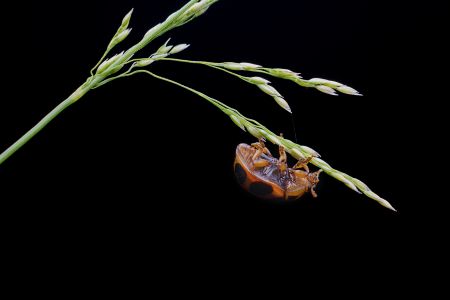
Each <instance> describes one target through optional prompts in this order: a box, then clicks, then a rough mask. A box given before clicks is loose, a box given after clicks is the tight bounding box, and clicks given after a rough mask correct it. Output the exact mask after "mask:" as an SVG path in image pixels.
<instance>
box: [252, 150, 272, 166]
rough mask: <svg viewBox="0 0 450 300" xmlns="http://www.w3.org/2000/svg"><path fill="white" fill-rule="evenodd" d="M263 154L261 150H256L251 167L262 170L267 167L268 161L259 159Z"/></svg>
mask: <svg viewBox="0 0 450 300" xmlns="http://www.w3.org/2000/svg"><path fill="white" fill-rule="evenodd" d="M263 153H264V152H263V150H262V149H258V150H256V152H255V154H254V155H253V157H252V161H253V165H254V166H255V167H256V168H263V167H265V166H267V165H269V163H270V162H269V161H268V160H265V159H262V158H260V157H261V155H262V154H263Z"/></svg>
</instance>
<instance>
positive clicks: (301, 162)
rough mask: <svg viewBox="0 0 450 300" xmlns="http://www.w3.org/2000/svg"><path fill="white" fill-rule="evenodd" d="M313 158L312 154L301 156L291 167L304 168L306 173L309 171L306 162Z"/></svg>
mask: <svg viewBox="0 0 450 300" xmlns="http://www.w3.org/2000/svg"><path fill="white" fill-rule="evenodd" d="M311 159H313V157H312V156H310V157H307V158H301V159H299V160H298V162H297V163H296V164H295V165H294V166H293V167H292V168H293V169H304V170H305V171H306V172H307V173H309V168H308V163H309V162H310V161H311Z"/></svg>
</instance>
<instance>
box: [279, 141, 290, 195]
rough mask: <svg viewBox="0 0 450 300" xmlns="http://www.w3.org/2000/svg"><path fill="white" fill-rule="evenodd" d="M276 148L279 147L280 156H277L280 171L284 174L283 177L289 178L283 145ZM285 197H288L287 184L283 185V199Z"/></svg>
mask: <svg viewBox="0 0 450 300" xmlns="http://www.w3.org/2000/svg"><path fill="white" fill-rule="evenodd" d="M278 149H279V152H280V157H279V158H278V163H279V168H280V173H281V174H284V176H285V178H287V179H288V180H290V179H291V176H290V174H289V169H288V167H287V156H286V151H285V150H284V147H283V146H280V147H279V148H278ZM286 183H287V181H286ZM287 199H288V194H287V186H285V187H284V200H287Z"/></svg>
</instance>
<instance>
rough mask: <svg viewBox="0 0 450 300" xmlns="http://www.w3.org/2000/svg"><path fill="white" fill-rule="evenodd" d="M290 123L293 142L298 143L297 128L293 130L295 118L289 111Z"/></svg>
mask: <svg viewBox="0 0 450 300" xmlns="http://www.w3.org/2000/svg"><path fill="white" fill-rule="evenodd" d="M290 115H291V123H292V130H293V131H294V140H295V143H296V144H298V140H297V130H295V119H294V114H293V113H291V114H290Z"/></svg>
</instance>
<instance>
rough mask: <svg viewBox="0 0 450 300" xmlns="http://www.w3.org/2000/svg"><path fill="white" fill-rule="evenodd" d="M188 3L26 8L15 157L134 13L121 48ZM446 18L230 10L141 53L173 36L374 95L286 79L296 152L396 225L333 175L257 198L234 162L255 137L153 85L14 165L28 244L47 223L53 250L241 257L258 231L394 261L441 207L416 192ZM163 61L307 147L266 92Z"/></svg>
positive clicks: (6, 171) (128, 88)
mask: <svg viewBox="0 0 450 300" xmlns="http://www.w3.org/2000/svg"><path fill="white" fill-rule="evenodd" d="M182 3H184V1H168V0H164V1H120V2H119V1H118V2H114V1H65V2H61V3H59V4H58V3H57V4H55V3H51V4H50V3H48V4H46V3H42V2H39V4H36V3H35V4H32V5H31V6H30V5H26V9H24V10H26V11H27V12H28V13H30V14H29V15H28V14H27V13H26V14H23V15H22V18H23V24H26V25H25V26H23V27H21V28H20V29H18V34H19V35H21V36H22V37H24V38H25V43H24V44H25V45H24V46H23V47H21V49H22V50H25V51H24V52H25V55H24V56H22V57H21V58H20V59H17V60H18V65H19V66H20V67H21V70H25V69H26V75H25V74H24V73H22V76H20V77H16V78H18V80H17V81H19V82H20V87H19V88H15V89H14V96H13V97H8V98H3V101H2V103H1V107H2V109H1V112H0V113H1V118H0V130H1V131H0V132H1V134H0V137H1V138H0V145H1V149H5V148H6V147H7V146H8V145H10V144H11V143H12V142H14V141H15V140H16V139H17V138H18V137H20V136H21V135H22V134H23V133H24V132H25V131H26V130H28V129H29V128H30V127H31V126H33V125H34V124H35V123H36V122H37V121H38V120H40V118H41V117H43V116H44V115H45V114H46V113H47V112H48V111H50V110H51V109H52V108H53V107H54V106H56V105H57V104H58V103H59V102H60V101H62V100H63V99H64V98H65V97H66V96H68V95H69V94H70V93H71V92H72V91H73V90H74V89H75V88H76V87H77V86H78V85H80V84H81V83H82V82H83V81H84V80H85V78H86V77H87V75H88V72H89V69H90V67H92V66H93V65H94V64H95V63H96V61H97V59H98V58H99V57H100V56H101V54H102V53H103V50H104V48H105V46H106V45H107V43H108V42H109V39H110V37H111V36H112V35H113V34H114V32H115V30H116V28H117V26H118V24H120V21H121V19H122V17H123V15H124V14H125V13H126V12H127V11H128V10H129V9H131V8H132V7H134V9H135V11H134V15H133V18H132V21H131V25H130V27H133V31H132V33H131V35H130V37H129V38H128V39H127V40H126V41H125V42H124V43H123V44H121V45H120V46H119V47H118V48H117V50H121V49H126V47H128V46H130V45H132V44H133V43H135V42H136V41H138V40H139V38H140V37H141V36H142V35H143V34H144V33H145V32H146V31H147V30H148V29H149V28H150V26H153V25H154V24H156V23H157V22H159V21H162V20H163V19H164V18H165V17H166V16H167V15H168V14H170V13H171V12H173V11H174V10H176V9H177V8H178V7H179V6H180V5H181V4H182ZM25 16H26V17H25ZM443 17H444V13H443V10H439V9H438V8H436V7H434V8H433V9H428V8H427V7H419V6H414V5H413V4H408V5H401V4H392V3H390V4H386V3H382V2H378V1H377V2H375V1H373V2H368V1H287V0H279V1H276V2H274V1H261V0H247V1H238V0H236V1H233V0H224V1H220V2H219V3H218V4H216V5H214V6H213V7H212V8H211V9H210V11H208V13H206V14H205V15H204V16H202V17H201V18H199V19H197V20H195V21H194V22H192V23H189V24H188V25H186V26H183V27H181V28H178V29H176V30H173V31H172V32H170V33H169V34H167V35H166V36H164V37H162V38H159V39H157V40H156V41H154V43H152V45H151V46H150V47H148V48H146V49H145V50H144V51H143V53H144V54H150V53H152V51H153V50H155V49H156V48H157V47H159V46H160V45H161V44H162V43H163V42H164V41H165V40H166V39H167V38H168V37H171V38H172V40H171V42H172V43H189V44H191V47H190V48H189V49H188V50H186V51H185V52H183V53H181V54H180V55H179V56H180V57H183V58H191V59H199V60H211V61H238V62H240V61H244V62H253V63H257V64H262V65H264V66H271V67H281V68H290V69H292V70H295V71H298V72H301V73H302V75H303V76H304V77H305V78H311V77H321V78H326V79H330V80H336V81H339V82H342V83H345V84H348V85H350V86H352V87H354V88H356V89H357V90H358V91H360V92H361V93H362V94H364V97H351V96H346V95H340V96H339V97H332V96H328V95H325V94H322V93H320V92H318V91H315V90H311V89H304V88H301V87H298V86H296V85H294V84H290V83H289V82H283V81H278V80H273V83H274V86H275V87H277V88H278V90H279V91H281V93H282V94H283V95H285V97H286V99H287V100H288V101H289V103H290V105H291V107H292V110H293V114H294V117H295V126H296V130H297V134H298V140H299V143H301V144H304V145H308V146H310V147H312V148H314V149H316V150H317V151H318V152H319V153H321V154H322V157H323V158H324V160H325V161H327V162H329V163H330V164H331V165H332V166H334V167H335V168H337V169H339V170H342V171H344V172H346V173H348V174H350V175H353V176H355V177H356V178H359V179H361V180H363V181H364V182H366V183H367V184H368V185H369V186H370V187H371V188H372V189H373V190H374V191H375V192H376V193H378V194H379V195H380V196H382V197H384V198H386V199H388V200H389V201H390V202H391V203H392V205H393V206H394V207H396V208H397V209H398V211H399V212H398V213H393V212H391V211H389V210H387V209H385V208H383V207H382V206H380V205H378V204H377V203H376V202H374V201H373V200H371V199H368V198H367V197H365V196H363V195H359V194H356V193H355V192H353V191H351V190H349V189H348V188H347V187H345V186H344V185H343V184H341V183H340V182H338V181H336V180H334V179H332V178H330V177H328V176H327V175H323V176H321V182H320V184H319V187H318V189H317V192H318V194H319V197H318V198H317V199H313V198H311V197H310V196H309V195H307V196H305V197H303V198H301V199H300V200H298V201H296V202H292V203H288V204H279V203H278V204H277V203H268V202H264V201H260V200H258V199H255V198H253V197H251V196H249V195H248V194H246V193H245V192H244V191H242V190H241V189H240V187H239V186H238V185H237V184H236V182H235V179H234V177H233V170H232V162H233V160H234V151H235V147H236V145H237V144H239V143H241V142H246V143H251V142H253V141H254V140H253V138H252V137H251V136H249V135H248V134H246V133H244V132H242V131H240V129H239V128H237V127H236V126H234V124H233V123H231V122H230V121H229V120H228V118H227V117H226V116H225V115H223V114H222V113H221V112H220V111H218V110H217V109H215V108H214V107H212V106H211V105H209V104H208V103H206V102H205V101H204V100H202V99H201V98H198V97H196V96H195V95H192V94H190V93H188V92H186V91H184V90H181V89H179V88H177V87H175V86H171V85H169V84H167V83H164V82H160V81H157V80H154V79H152V78H149V77H146V76H144V75H142V76H135V77H131V78H128V79H125V80H120V81H116V82H114V83H111V84H108V85H106V86H104V87H102V88H100V89H97V90H95V91H92V92H90V93H88V94H87V95H86V96H85V97H83V98H82V100H81V101H79V102H78V103H77V104H76V105H74V106H73V107H71V108H69V109H68V110H67V111H65V112H64V113H63V114H61V115H60V116H59V117H58V118H57V119H56V120H55V121H54V122H52V123H51V124H50V125H49V126H48V127H47V128H46V129H45V130H43V131H42V132H41V133H40V134H39V135H38V136H36V137H35V138H34V139H33V140H32V141H31V142H30V143H28V144H27V145H26V146H25V147H24V148H23V149H21V150H20V151H18V152H17V153H16V154H15V155H14V156H13V157H11V158H10V159H9V160H8V161H7V162H6V163H4V164H3V165H2V166H1V168H0V181H1V185H2V195H3V196H2V198H4V200H5V201H10V202H13V203H15V204H18V206H19V209H18V210H17V211H16V212H17V213H18V215H19V216H20V217H19V218H17V219H16V220H17V221H16V222H17V224H16V225H20V224H22V225H23V224H26V225H23V226H25V227H26V228H29V231H26V232H28V233H31V234H33V229H32V228H38V229H36V230H37V231H39V232H41V233H43V232H45V233H46V234H45V235H44V236H46V237H47V238H48V239H49V240H55V239H56V240H58V239H60V238H62V237H63V236H70V237H72V238H74V237H76V236H78V237H83V238H82V239H83V241H84V238H86V239H88V240H89V241H91V242H95V241H97V240H98V239H105V238H106V239H109V238H110V239H116V238H122V239H124V240H123V242H124V243H130V242H133V243H138V244H139V243H140V242H139V241H141V240H149V239H154V240H155V243H157V244H161V243H164V241H166V242H167V241H168V240H172V241H179V243H180V244H177V245H178V246H177V247H180V248H183V247H184V249H185V247H188V246H189V245H192V244H193V243H194V244H195V242H194V241H201V242H206V243H216V244H221V243H224V244H225V245H228V246H229V245H234V243H236V245H237V244H240V243H241V242H245V241H248V240H251V239H253V238H255V237H259V238H262V240H265V241H266V242H267V245H266V246H272V247H273V246H274V245H279V247H280V248H291V247H294V245H295V247H294V248H293V249H295V250H294V251H298V250H299V249H301V248H308V247H309V246H311V245H314V242H311V240H310V239H311V238H312V239H314V240H315V241H316V242H317V241H318V240H321V241H322V242H323V243H324V244H326V245H327V247H326V249H329V252H330V253H331V252H333V251H336V250H339V249H341V247H342V246H344V245H346V244H348V243H354V244H357V245H359V248H357V249H359V250H361V252H364V251H363V250H369V249H378V250H380V251H379V252H378V254H380V253H385V254H386V255H389V256H390V257H392V258H398V257H400V256H401V255H402V252H401V251H399V250H398V249H399V248H398V247H399V245H401V244H402V243H403V239H404V237H405V234H406V233H407V232H409V231H410V230H411V227H409V228H404V227H402V225H401V224H404V223H405V222H406V221H407V220H413V221H417V222H416V223H415V224H416V225H414V227H412V228H414V230H416V229H419V228H420V226H418V224H420V223H421V222H420V220H421V219H423V218H424V217H426V216H429V214H430V213H429V212H430V210H429V207H431V206H432V205H431V204H436V203H435V202H436V201H435V199H434V198H431V197H427V196H421V197H418V196H417V195H418V194H420V195H426V194H425V192H427V191H428V190H429V188H430V178H429V177H428V175H426V174H424V173H423V172H424V171H425V167H424V164H423V159H424V157H426V156H427V149H426V141H427V139H428V138H429V135H430V132H429V131H427V130H425V129H424V126H423V124H424V123H427V122H428V121H425V120H424V116H426V115H427V114H428V113H429V111H430V106H431V104H430V101H433V100H434V99H435V96H434V95H433V94H430V93H433V90H437V89H433V88H432V89H431V91H430V90H425V88H426V85H427V83H426V80H424V78H423V77H424V76H431V75H433V74H432V72H431V69H428V68H429V67H432V66H436V64H438V63H439V59H438V58H437V57H438V55H439V54H440V53H441V52H443V49H442V48H441V47H440V46H439V43H440V40H441V39H440V33H439V28H440V26H441V22H442V20H443ZM22 42H23V40H22ZM151 67H152V70H154V71H155V72H158V73H159V74H162V75H165V76H167V77H170V78H174V79H177V80H179V81H180V82H182V83H185V84H188V85H190V86H193V87H195V88H197V89H199V90H201V91H204V92H206V93H207V94H209V95H211V96H213V97H215V98H217V99H219V100H221V101H223V102H225V103H227V104H229V105H231V106H233V107H235V108H237V109H238V110H239V111H241V112H242V113H243V114H244V115H247V116H249V117H252V118H255V119H257V120H259V121H260V122H262V123H263V124H265V125H266V126H268V127H269V128H271V129H272V130H273V131H275V132H283V133H284V134H285V135H286V136H287V137H289V138H291V139H292V138H293V135H292V126H291V119H290V118H289V115H288V114H287V113H285V112H284V111H282V110H281V109H280V108H279V107H278V106H276V105H275V104H274V103H273V101H272V100H271V99H270V97H268V96H265V95H263V94H261V93H260V92H259V91H258V90H256V89H255V88H254V87H253V86H248V85H246V84H244V83H243V82H241V81H239V80H237V79H235V78H231V77H229V76H227V75H226V74H224V73H220V72H215V71H214V70H210V69H208V68H204V67H201V66H191V65H182V64H176V63H171V62H167V63H166V62H164V63H162V62H161V63H157V64H154V65H152V66H151ZM17 68H18V67H17ZM427 72H428V73H427ZM419 78H420V79H419ZM16 84H17V82H16ZM413 96H417V98H415V99H419V100H415V99H414V98H413ZM435 121H436V120H435ZM271 149H273V150H275V149H274V148H271ZM274 152H276V150H275V151H274ZM291 163H293V161H291ZM419 172H420V173H419ZM424 203H426V204H424ZM418 209H421V212H420V213H418V211H419V210H418ZM419 231H420V229H419ZM306 237H307V238H306ZM128 239H129V240H128ZM125 240H127V241H128V242H125ZM64 241H65V240H64V239H63V238H62V242H64ZM66 242H67V241H66ZM229 242H233V243H229ZM177 243H178V242H177ZM363 245H364V246H363ZM189 247H190V246H189ZM277 247H278V246H277ZM322 250H324V249H323V248H322ZM359 250H355V248H354V251H355V253H358V252H359ZM291 251H292V250H291ZM375 252H377V251H375Z"/></svg>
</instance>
